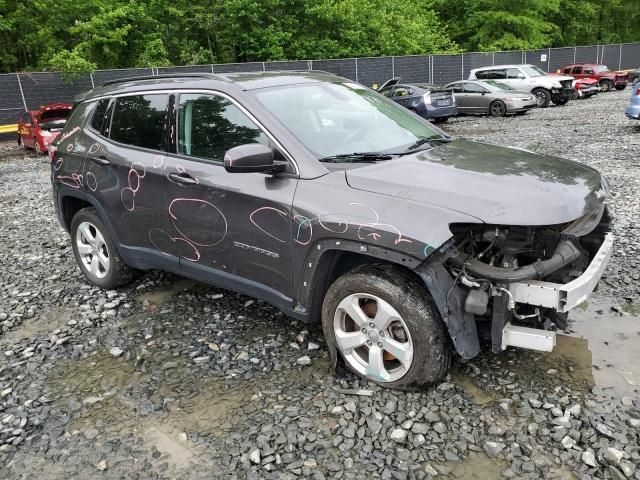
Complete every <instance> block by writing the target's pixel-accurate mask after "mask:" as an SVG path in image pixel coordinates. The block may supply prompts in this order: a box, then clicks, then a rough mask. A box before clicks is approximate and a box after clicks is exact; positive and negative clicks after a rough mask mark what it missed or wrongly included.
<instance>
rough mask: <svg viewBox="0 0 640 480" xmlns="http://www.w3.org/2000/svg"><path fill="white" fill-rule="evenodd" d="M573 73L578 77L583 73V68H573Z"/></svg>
mask: <svg viewBox="0 0 640 480" xmlns="http://www.w3.org/2000/svg"><path fill="white" fill-rule="evenodd" d="M573 73H575V74H576V75H578V74H580V73H582V67H573Z"/></svg>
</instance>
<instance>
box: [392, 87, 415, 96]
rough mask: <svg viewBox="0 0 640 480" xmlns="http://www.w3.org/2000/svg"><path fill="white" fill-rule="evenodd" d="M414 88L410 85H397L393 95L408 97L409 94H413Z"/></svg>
mask: <svg viewBox="0 0 640 480" xmlns="http://www.w3.org/2000/svg"><path fill="white" fill-rule="evenodd" d="M411 93H412V90H411V89H410V88H409V87H404V86H401V87H396V88H395V89H394V91H393V96H394V97H408V96H409V95H411Z"/></svg>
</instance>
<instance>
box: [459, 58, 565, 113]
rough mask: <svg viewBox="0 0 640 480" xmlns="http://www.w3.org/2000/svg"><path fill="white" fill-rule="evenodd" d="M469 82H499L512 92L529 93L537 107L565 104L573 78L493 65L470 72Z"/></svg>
mask: <svg viewBox="0 0 640 480" xmlns="http://www.w3.org/2000/svg"><path fill="white" fill-rule="evenodd" d="M469 80H499V81H500V82H501V83H505V84H507V85H509V86H510V87H511V88H513V89H514V90H520V91H524V92H531V93H533V94H534V95H535V97H536V100H537V102H538V107H542V108H544V107H548V106H549V103H550V102H553V103H554V104H556V105H564V104H565V103H567V102H568V101H569V100H570V98H571V95H572V92H573V85H572V84H573V77H569V76H565V75H549V74H547V73H546V72H545V71H544V70H542V69H541V68H539V67H537V66H535V65H493V66H491V67H482V68H476V69H473V70H471V73H470V74H469Z"/></svg>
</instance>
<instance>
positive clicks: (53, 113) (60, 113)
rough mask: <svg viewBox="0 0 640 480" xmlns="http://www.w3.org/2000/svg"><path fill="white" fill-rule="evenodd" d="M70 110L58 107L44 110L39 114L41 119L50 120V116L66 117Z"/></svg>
mask: <svg viewBox="0 0 640 480" xmlns="http://www.w3.org/2000/svg"><path fill="white" fill-rule="evenodd" d="M70 112H71V109H70V108H60V109H55V110H45V111H44V112H42V114H41V115H40V120H41V121H43V122H44V121H47V120H51V119H52V118H56V119H57V118H67V117H69V113H70Z"/></svg>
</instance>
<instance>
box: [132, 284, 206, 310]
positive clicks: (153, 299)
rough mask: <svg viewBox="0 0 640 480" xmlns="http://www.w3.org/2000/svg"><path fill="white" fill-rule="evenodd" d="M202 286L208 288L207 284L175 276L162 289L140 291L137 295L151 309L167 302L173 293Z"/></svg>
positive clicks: (176, 293)
mask: <svg viewBox="0 0 640 480" xmlns="http://www.w3.org/2000/svg"><path fill="white" fill-rule="evenodd" d="M202 287H206V288H209V286H208V285H205V284H204V283H200V282H197V281H196V280H192V279H190V278H185V277H175V279H174V280H173V282H171V283H170V284H168V285H166V286H165V287H164V288H162V289H157V290H151V291H148V292H145V293H141V294H140V295H139V296H138V300H139V301H141V302H143V303H145V304H146V303H148V304H149V307H150V308H151V309H153V308H154V307H156V308H157V307H159V306H161V305H163V304H165V303H167V302H168V301H169V300H170V299H171V297H173V296H174V295H178V294H180V293H182V292H185V291H187V290H196V289H198V288H202Z"/></svg>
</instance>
